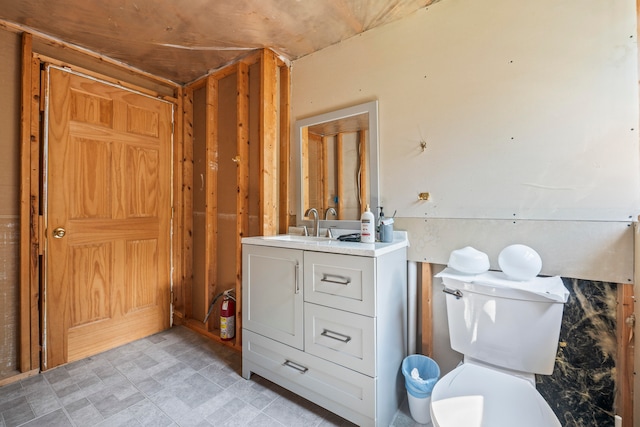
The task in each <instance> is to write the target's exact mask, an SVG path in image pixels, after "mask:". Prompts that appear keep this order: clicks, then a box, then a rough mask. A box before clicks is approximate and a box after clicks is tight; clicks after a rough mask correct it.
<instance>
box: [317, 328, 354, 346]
mask: <svg viewBox="0 0 640 427" xmlns="http://www.w3.org/2000/svg"><path fill="white" fill-rule="evenodd" d="M320 335H322V336H323V337H327V338H331V339H334V340H337V341H342V342H343V343H348V342H349V341H351V337H350V336H349V335H343V334H339V333H337V332H333V331H330V330H328V329H323V330H322V333H321V334H320Z"/></svg>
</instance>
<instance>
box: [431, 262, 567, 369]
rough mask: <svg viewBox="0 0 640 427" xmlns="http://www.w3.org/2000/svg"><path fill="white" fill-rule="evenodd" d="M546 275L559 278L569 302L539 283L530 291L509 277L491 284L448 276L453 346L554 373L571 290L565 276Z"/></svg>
mask: <svg viewBox="0 0 640 427" xmlns="http://www.w3.org/2000/svg"><path fill="white" fill-rule="evenodd" d="M490 273H491V272H490ZM485 276H486V275H485ZM487 277H490V276H487ZM498 278H499V276H498ZM545 279H557V280H558V281H559V285H560V286H561V287H562V290H563V291H564V293H565V295H564V301H563V297H562V296H558V295H552V294H549V293H547V292H540V288H539V287H538V288H536V287H535V286H534V285H531V288H530V289H527V286H526V284H523V283H516V286H515V287H511V286H509V281H508V280H501V281H498V280H496V283H498V282H499V284H491V283H476V282H474V283H470V282H465V281H461V280H456V279H452V278H448V277H443V283H444V285H445V292H447V294H446V304H447V317H448V320H449V335H450V340H451V348H453V349H454V350H456V351H458V352H460V353H462V354H464V355H465V356H466V357H472V358H474V359H478V360H481V361H483V362H485V363H489V364H491V365H495V366H498V367H502V368H506V369H511V370H516V371H521V372H526V373H536V374H544V375H550V374H551V373H552V372H553V366H554V364H555V357H556V352H557V349H558V339H559V336H560V325H561V323H562V311H563V308H564V302H565V301H566V298H567V297H568V292H567V291H566V289H565V288H564V285H562V281H561V279H560V278H545ZM487 281H488V282H491V280H487ZM452 291H453V292H455V291H460V294H458V296H456V295H453V294H451V293H448V292H452Z"/></svg>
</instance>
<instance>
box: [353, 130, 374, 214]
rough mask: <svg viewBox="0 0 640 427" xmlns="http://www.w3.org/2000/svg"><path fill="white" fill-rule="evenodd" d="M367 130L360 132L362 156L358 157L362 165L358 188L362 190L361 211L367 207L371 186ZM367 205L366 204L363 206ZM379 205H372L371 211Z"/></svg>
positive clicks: (359, 143)
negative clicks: (369, 184)
mask: <svg viewBox="0 0 640 427" xmlns="http://www.w3.org/2000/svg"><path fill="white" fill-rule="evenodd" d="M367 137H368V135H367V131H366V130H361V131H359V132H358V146H359V147H360V150H358V151H359V153H360V158H359V159H358V161H359V163H358V164H359V165H360V179H359V180H360V183H359V185H358V189H359V191H360V194H359V196H360V211H361V212H364V210H365V209H366V208H367V206H366V203H367V200H369V186H368V185H367V183H368V182H369V175H368V171H369V168H370V166H369V162H368V161H367V159H368V158H369V153H368V152H367V147H368V146H369V144H367ZM363 205H365V206H363ZM376 208H377V206H371V211H372V212H375V211H376Z"/></svg>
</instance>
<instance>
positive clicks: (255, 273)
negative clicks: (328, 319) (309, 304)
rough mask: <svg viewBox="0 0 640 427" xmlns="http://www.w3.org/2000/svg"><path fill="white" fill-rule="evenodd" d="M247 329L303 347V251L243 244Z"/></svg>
mask: <svg viewBox="0 0 640 427" xmlns="http://www.w3.org/2000/svg"><path fill="white" fill-rule="evenodd" d="M242 252H243V253H242V271H243V275H242V296H243V298H242V311H243V328H244V329H248V330H251V331H253V332H255V333H258V334H260V335H263V336H265V337H268V338H271V339H274V340H276V341H279V342H281V343H283V344H287V345H289V346H292V347H295V348H298V349H301V350H302V348H303V332H304V331H303V315H302V304H303V287H302V278H303V275H302V273H303V272H302V269H303V252H302V251H300V250H297V249H283V248H274V247H268V246H253V245H243V250H242Z"/></svg>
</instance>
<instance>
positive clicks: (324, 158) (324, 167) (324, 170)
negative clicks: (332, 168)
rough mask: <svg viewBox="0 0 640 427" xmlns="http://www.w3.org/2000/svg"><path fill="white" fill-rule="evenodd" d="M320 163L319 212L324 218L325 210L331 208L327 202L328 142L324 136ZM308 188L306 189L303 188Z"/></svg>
mask: <svg viewBox="0 0 640 427" xmlns="http://www.w3.org/2000/svg"><path fill="white" fill-rule="evenodd" d="M320 159H321V162H322V200H321V204H320V207H321V208H322V211H321V212H324V215H325V216H326V215H327V214H326V212H327V209H329V207H330V206H331V204H330V203H329V201H328V198H329V194H330V191H329V141H328V140H327V137H326V136H323V137H322V157H320ZM305 188H308V187H305Z"/></svg>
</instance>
